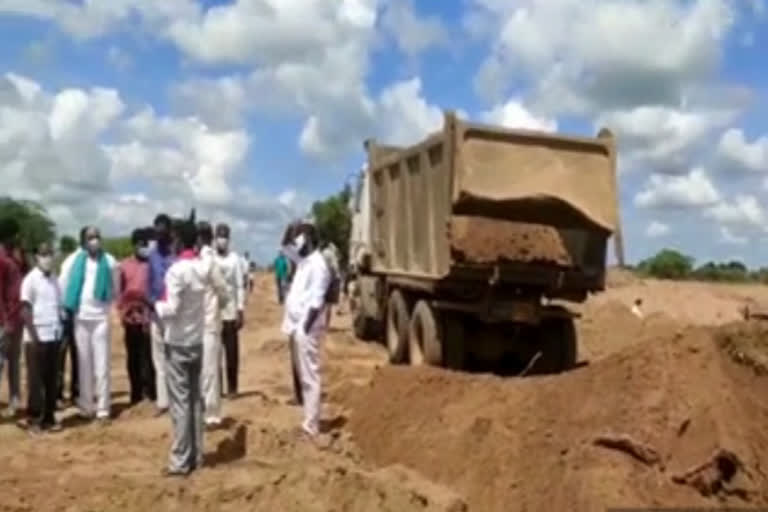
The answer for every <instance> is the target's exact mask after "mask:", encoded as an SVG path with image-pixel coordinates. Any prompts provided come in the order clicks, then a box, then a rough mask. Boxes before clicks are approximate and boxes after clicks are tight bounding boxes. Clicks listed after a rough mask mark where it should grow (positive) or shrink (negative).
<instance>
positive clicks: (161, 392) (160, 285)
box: [149, 213, 176, 415]
mask: <svg viewBox="0 0 768 512" xmlns="http://www.w3.org/2000/svg"><path fill="white" fill-rule="evenodd" d="M154 231H155V241H156V244H155V248H154V249H152V250H150V252H149V301H150V303H151V304H152V305H153V306H152V310H153V311H154V304H155V303H156V302H157V301H158V300H160V299H161V298H162V296H163V291H164V290H165V274H166V273H167V272H168V269H169V268H170V267H171V265H172V264H173V262H174V261H176V251H175V248H174V247H173V239H172V236H171V218H170V217H169V216H168V215H166V214H164V213H161V214H160V215H158V216H157V217H155V222H154ZM150 330H151V337H152V361H153V362H154V367H155V389H156V392H157V413H158V415H161V414H163V413H165V412H166V411H167V410H168V386H167V385H166V382H165V348H164V329H163V326H162V321H161V320H160V319H159V318H157V316H156V315H154V313H153V319H152V324H151V327H150Z"/></svg>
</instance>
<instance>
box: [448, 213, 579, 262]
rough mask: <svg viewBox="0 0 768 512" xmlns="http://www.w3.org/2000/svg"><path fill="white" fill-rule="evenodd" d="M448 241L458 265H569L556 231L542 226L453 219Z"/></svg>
mask: <svg viewBox="0 0 768 512" xmlns="http://www.w3.org/2000/svg"><path fill="white" fill-rule="evenodd" d="M450 237H451V248H452V254H453V258H454V259H455V260H456V261H460V262H464V261H467V262H473V263H487V262H496V261H516V262H533V261H536V262H547V263H555V264H559V265H563V266H569V265H572V264H573V262H572V260H571V256H570V254H569V253H568V250H567V248H566V246H565V243H564V241H563V239H562V237H561V236H560V234H559V233H558V231H557V229H555V228H553V227H551V226H545V225H542V224H529V223H524V222H511V221H503V220H496V219H489V218H483V217H462V216H454V217H452V220H451V233H450Z"/></svg>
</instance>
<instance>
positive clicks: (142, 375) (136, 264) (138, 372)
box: [119, 229, 157, 405]
mask: <svg viewBox="0 0 768 512" xmlns="http://www.w3.org/2000/svg"><path fill="white" fill-rule="evenodd" d="M148 235H149V234H148V233H147V231H146V229H136V230H134V232H133V234H132V235H131V242H132V244H133V251H134V253H133V256H131V257H129V258H127V259H125V260H123V261H122V262H121V263H120V290H122V293H121V295H120V303H119V309H120V315H121V317H122V320H123V327H124V332H125V351H126V354H127V368H128V380H129V381H130V387H131V404H132V405H133V404H137V403H139V402H141V401H142V400H143V399H144V398H147V399H148V400H151V401H153V402H154V401H155V400H156V399H157V394H156V391H155V368H154V365H153V363H152V341H151V340H150V335H149V331H150V321H151V317H150V312H151V310H150V304H149V263H148V260H147V258H148V257H149V236H148Z"/></svg>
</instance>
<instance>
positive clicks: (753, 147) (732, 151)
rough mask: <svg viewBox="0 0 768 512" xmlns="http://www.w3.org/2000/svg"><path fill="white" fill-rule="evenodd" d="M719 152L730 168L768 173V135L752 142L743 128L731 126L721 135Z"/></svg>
mask: <svg viewBox="0 0 768 512" xmlns="http://www.w3.org/2000/svg"><path fill="white" fill-rule="evenodd" d="M717 152H718V156H719V157H720V158H721V159H722V161H723V163H724V165H725V166H727V167H728V169H731V170H734V171H739V172H759V173H768V136H765V135H764V136H762V137H760V138H758V139H755V141H754V142H751V143H750V142H748V141H747V140H746V137H745V136H744V132H743V131H742V130H741V129H738V128H731V129H729V130H727V131H726V132H725V133H723V135H722V137H720V142H719V144H718V146H717Z"/></svg>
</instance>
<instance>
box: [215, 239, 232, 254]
mask: <svg viewBox="0 0 768 512" xmlns="http://www.w3.org/2000/svg"><path fill="white" fill-rule="evenodd" d="M216 247H218V248H219V249H221V250H222V251H226V250H227V248H228V247H229V238H226V237H223V236H220V237H218V238H217V239H216Z"/></svg>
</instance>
